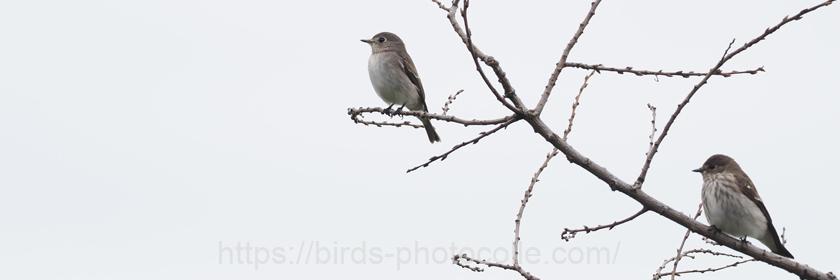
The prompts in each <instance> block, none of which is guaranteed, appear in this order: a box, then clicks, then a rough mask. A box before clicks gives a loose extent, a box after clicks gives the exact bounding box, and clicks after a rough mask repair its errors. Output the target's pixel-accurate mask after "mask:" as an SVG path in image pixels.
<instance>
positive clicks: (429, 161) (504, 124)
mask: <svg viewBox="0 0 840 280" xmlns="http://www.w3.org/2000/svg"><path fill="white" fill-rule="evenodd" d="M518 120H520V119H519V118H515V117H514V118H513V119H511V120H508V121H506V122H504V123H502V124H501V125H499V126H497V127H495V128H493V129H491V130H488V131H484V132H481V133H479V134H478V136H477V137H475V138H473V139H471V140H469V141H466V142H462V143H460V144H458V145H455V146H454V147H452V149H449V151H447V152H445V153H443V154H440V155H437V156H433V157H431V158H429V160H428V161H426V162H425V163H423V164H421V165H418V166H415V167H412V168H411V169H408V170H406V171H405V173H411V171H414V170H417V169H420V168H422V167H428V166H429V164H431V163H432V162H435V161H438V160H445V159H446V157H448V156H449V154H451V153H453V152H455V151H457V150H458V149H460V148H463V147H464V146H467V145H469V144H476V143H478V141H479V140H481V139H483V138H484V137H487V136H490V135H492V134H493V133H496V132H498V131H499V130H501V129H502V128H506V127H508V125H510V124H512V123H515V122H516V121H518Z"/></svg>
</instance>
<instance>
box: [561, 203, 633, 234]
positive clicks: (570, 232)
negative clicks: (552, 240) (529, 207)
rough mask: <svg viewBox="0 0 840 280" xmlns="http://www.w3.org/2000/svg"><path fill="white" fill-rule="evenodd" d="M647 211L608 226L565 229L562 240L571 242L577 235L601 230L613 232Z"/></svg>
mask: <svg viewBox="0 0 840 280" xmlns="http://www.w3.org/2000/svg"><path fill="white" fill-rule="evenodd" d="M647 211H648V209H647V208H642V209H641V210H639V211H638V212H636V213H635V214H633V215H630V217H627V218H624V219H621V220H618V221H615V222H612V223H609V224H606V225H598V226H594V227H589V226H586V225H584V226H583V228H579V229H569V228H565V229H563V233H561V234H560V238H562V239H563V240H566V241H569V240H572V238H575V235H577V234H578V233H581V232H583V233H590V232H593V231H599V230H602V229H607V230H612V229H613V228H614V227H616V226H618V225H621V224H623V223H626V222H629V221H632V220H633V219H635V218H637V217H639V216H641V215H642V214H644V213H645V212H647Z"/></svg>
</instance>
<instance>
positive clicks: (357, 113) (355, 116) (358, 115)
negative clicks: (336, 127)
mask: <svg viewBox="0 0 840 280" xmlns="http://www.w3.org/2000/svg"><path fill="white" fill-rule="evenodd" d="M365 113H380V114H382V115H385V116H415V117H425V118H429V119H433V120H440V121H445V122H452V123H457V124H462V125H464V126H471V125H497V124H502V123H505V122H507V121H510V120H512V119H514V118H516V117H515V116H513V115H510V116H506V117H502V118H497V119H489V120H477V119H472V120H468V119H462V118H459V117H455V116H447V115H438V114H432V113H428V112H422V111H409V110H403V111H401V112H394V111H393V110H386V109H385V108H379V107H368V108H350V109H347V114H348V115H350V119H351V120H353V122H356V123H361V124H365V123H364V122H368V121H364V120H362V119H363V118H364V116H363V114H365ZM418 126H419V125H418ZM419 127H422V126H419Z"/></svg>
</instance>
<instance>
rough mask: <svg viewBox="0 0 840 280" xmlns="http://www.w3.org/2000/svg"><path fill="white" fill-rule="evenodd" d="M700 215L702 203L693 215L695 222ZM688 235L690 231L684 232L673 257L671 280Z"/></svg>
mask: <svg viewBox="0 0 840 280" xmlns="http://www.w3.org/2000/svg"><path fill="white" fill-rule="evenodd" d="M700 213H703V202H700V205H697V213H695V214H694V219H695V220H697V217H700ZM689 235H691V230H686V231H685V235H684V236H683V239H682V241H681V242H680V247H679V248H677V255H676V256H675V257H674V269H673V270H671V280H674V275H675V273H676V272H677V266H678V265H679V264H680V260H681V259H682V250H683V247H685V241H686V240H688V236H689Z"/></svg>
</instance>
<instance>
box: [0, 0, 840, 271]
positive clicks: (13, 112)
mask: <svg viewBox="0 0 840 280" xmlns="http://www.w3.org/2000/svg"><path fill="white" fill-rule="evenodd" d="M589 3H590V2H589V1H551V2H549V1H516V2H513V1H474V3H472V4H473V9H472V10H471V11H472V12H471V14H472V21H471V23H472V26H473V28H474V33H475V41H476V44H478V45H479V46H480V47H482V49H483V50H484V51H485V52H487V53H488V54H490V55H493V56H495V57H496V58H498V59H499V60H500V61H501V62H502V65H503V67H504V69H505V70H506V71H507V73H508V75H509V77H510V79H511V80H512V82H513V83H514V85H515V86H516V89H517V92H518V93H519V94H520V96H522V98H523V99H524V100H525V101H526V103H528V104H531V105H533V104H534V103H535V101H536V99H537V98H538V96H539V94H540V93H541V92H542V90H543V88H544V86H545V81H546V80H547V78H548V75H549V73H550V71H551V70H552V69H553V67H554V63H555V62H556V61H557V59H558V58H559V56H560V53H561V51H562V49H563V47H564V46H565V44H566V42H567V40H568V38H569V37H570V36H571V35H572V33H573V32H574V30H575V28H576V27H577V25H578V23H579V22H580V20H581V19H582V17H583V15H584V13H585V12H586V11H587V9H588V7H589ZM815 3H816V2H815V1H736V2H732V1H702V2H690V1H605V2H604V3H603V4H602V5H601V8H600V9H599V10H598V13H597V15H596V17H595V18H594V20H593V22H592V24H591V25H590V26H589V28H588V29H587V31H586V33H585V34H584V36H583V38H582V40H581V42H580V43H579V44H578V46H577V48H575V50H574V51H573V52H572V55H571V57H570V61H575V62H584V63H603V64H606V65H611V66H622V67H623V66H629V65H633V66H636V67H637V68H645V69H651V70H658V69H661V68H664V69H670V70H695V71H703V70H705V69H708V68H709V67H711V66H712V65H713V64H714V63H715V62H716V61H717V59H718V58H719V57H720V55H721V54H722V52H723V50H724V49H725V47H726V44H727V43H728V42H729V41H730V40H731V39H732V38H737V39H738V42H737V43H736V44H737V45H740V44H741V43H743V42H744V41H746V40H749V39H751V38H753V37H754V36H756V35H758V34H759V33H760V32H761V31H763V30H764V29H765V28H766V27H768V26H770V25H773V24H776V23H777V22H778V21H779V20H780V19H781V18H782V17H783V16H784V15H788V14H792V13H795V12H796V11H799V10H800V9H802V8H804V7H806V6H810V5H813V4H815ZM0 6H2V8H0V38H2V43H0V133H2V134H0V225H2V226H0V227H1V228H2V230H0V240H1V241H0V247H2V252H0V278H3V279H292V278H305V279H330V278H351V279H356V278H362V277H364V278H373V279H511V278H512V277H513V278H518V276H516V275H514V274H513V273H512V272H508V271H498V270H490V271H487V272H484V273H474V272H470V271H466V270H463V269H461V268H458V267H456V266H454V265H452V264H450V262H449V261H448V257H449V255H448V254H447V255H446V256H445V257H446V258H447V259H445V260H439V261H433V260H429V261H426V260H425V259H423V256H422V255H418V256H417V257H419V259H420V260H419V261H418V263H417V264H414V263H413V261H412V263H411V264H402V265H400V266H399V269H397V261H396V260H395V259H387V258H386V259H384V260H380V262H379V263H371V261H367V262H365V263H358V262H355V263H354V262H353V261H351V260H349V259H348V258H349V257H347V256H345V259H344V261H343V262H344V264H340V263H339V264H336V263H338V261H337V257H339V256H336V255H331V256H329V257H330V261H329V264H323V263H322V264H317V263H316V262H315V260H314V259H312V260H309V261H308V262H306V261H304V260H300V261H298V260H297V259H296V258H297V254H298V251H299V249H302V248H299V247H301V245H302V246H303V247H308V246H313V245H312V244H317V245H318V246H323V247H326V248H332V247H352V248H355V247H362V245H363V244H364V247H365V250H372V248H373V247H375V248H379V249H380V250H382V252H393V251H394V250H397V248H411V249H412V250H413V249H414V247H415V244H419V245H418V246H419V247H423V248H427V249H428V250H432V249H434V248H436V247H448V246H450V245H451V244H453V243H454V244H455V245H456V246H459V247H467V248H471V249H473V250H477V249H479V248H481V247H486V248H498V247H501V248H507V247H509V246H510V242H511V241H512V238H513V216H514V214H515V212H516V209H517V205H518V203H519V199H520V198H521V196H522V193H523V191H524V189H525V187H526V185H527V183H528V180H529V178H530V176H531V174H532V173H533V171H534V170H535V168H536V167H537V166H538V165H539V164H540V162H541V161H542V160H543V158H544V156H545V154H546V153H547V152H548V151H549V150H550V147H549V146H548V145H547V144H546V143H545V142H544V141H543V140H541V138H539V137H538V136H537V135H535V134H533V131H532V130H531V129H529V128H528V127H527V125H525V124H524V123H519V124H516V125H514V126H512V127H511V128H509V129H507V130H506V131H503V132H502V133H499V134H497V135H495V136H493V137H491V138H488V139H486V140H484V141H482V142H481V143H480V145H473V146H470V147H468V148H465V149H463V150H461V151H459V152H457V153H455V154H453V155H452V156H450V157H449V159H447V160H446V161H444V162H442V163H435V164H434V165H432V166H431V167H429V168H426V169H423V170H420V171H419V172H416V173H411V174H405V172H404V171H405V169H407V168H409V167H412V166H414V165H416V164H419V163H422V162H423V161H424V160H425V159H427V158H428V157H430V156H432V155H435V154H439V153H442V152H444V151H446V150H447V149H449V148H450V147H451V146H453V145H455V144H457V143H459V142H461V141H463V140H465V139H468V138H470V137H473V135H475V134H476V133H477V132H478V131H480V130H481V129H482V128H464V127H462V126H458V125H453V124H446V123H440V122H438V123H436V124H435V125H436V126H437V129H438V131H439V133H440V135H441V136H442V138H443V142H442V143H438V144H434V145H430V144H429V143H428V142H427V141H426V138H425V135H424V133H423V132H422V130H415V129H406V128H402V129H394V128H381V129H377V128H373V127H363V126H359V125H355V124H353V123H352V122H351V121H350V120H349V119H348V116H347V114H346V110H347V108H348V107H357V106H382V105H383V103H382V102H381V101H380V100H379V99H378V97H376V95H375V94H374V92H373V90H372V88H371V86H370V84H369V80H368V74H367V70H366V67H367V57H368V55H369V52H370V50H369V48H368V46H366V45H365V44H363V43H360V42H359V39H362V38H367V37H369V36H371V35H372V34H374V33H377V32H379V31H386V30H387V31H392V32H395V33H397V34H399V35H400V36H402V38H403V39H404V40H405V41H406V42H407V43H408V46H409V47H408V50H409V52H410V53H411V55H412V57H413V58H414V61H415V63H416V64H417V67H418V70H419V71H420V74H421V75H422V78H423V82H424V86H425V88H426V92H427V98H428V100H427V101H428V103H429V106H430V107H431V108H432V110H433V111H436V112H439V111H440V107H441V106H442V104H443V103H444V101H445V99H446V97H447V96H448V95H449V94H451V93H453V92H455V91H456V90H458V89H464V90H465V92H464V93H463V94H462V95H461V97H460V98H459V99H458V101H457V102H456V103H455V104H454V105H453V107H452V108H453V109H452V111H451V113H452V114H456V115H460V116H464V117H470V118H472V117H477V118H481V117H484V118H491V117H498V116H501V114H503V113H504V111H503V110H501V109H500V106H499V105H498V104H497V103H496V102H495V100H494V99H493V98H491V96H490V93H489V92H488V91H487V90H486V88H485V87H484V85H483V83H482V82H481V80H480V79H479V77H478V76H477V75H476V73H475V71H474V68H473V66H472V62H471V60H470V59H469V57H468V55H467V52H466V49H465V48H464V46H463V45H462V44H461V43H460V40H458V39H457V37H456V36H455V35H454V33H453V32H452V30H451V28H450V26H449V23H448V22H447V21H446V19H445V17H444V14H443V12H442V11H441V10H439V9H438V8H437V7H436V6H435V5H434V4H432V3H431V2H430V1H425V0H415V1H386V0H381V1H257V0H254V1H133V2H129V1H120V2H118V1H6V2H5V3H3V4H2V5H0ZM838 9H840V7H836V5H834V6H829V7H827V8H826V9H823V10H820V11H817V12H815V13H813V14H811V15H808V16H806V17H805V19H804V20H803V21H800V22H795V23H792V24H790V25H788V26H786V27H785V28H783V30H781V31H780V32H778V33H776V34H774V35H772V36H771V37H770V39H769V40H767V41H764V42H762V43H760V44H759V45H758V46H756V47H754V48H753V49H751V50H749V51H748V52H747V53H745V54H743V55H740V56H738V58H737V59H735V60H734V61H732V63H731V64H729V65H728V66H726V67H725V68H726V69H751V68H755V67H758V66H765V67H766V69H767V72H766V73H762V74H760V75H756V76H738V77H733V78H727V79H724V78H719V77H716V78H713V79H712V81H711V83H710V84H709V85H707V86H706V87H704V88H703V89H702V90H701V92H700V93H699V94H698V95H697V96H696V98H695V99H694V100H693V101H692V102H691V104H690V105H689V107H688V108H687V109H686V110H685V111H684V113H683V114H682V116H681V117H680V118H679V120H678V123H677V125H676V126H675V127H674V129H673V130H672V131H671V134H670V135H669V137H668V139H667V140H666V142H665V143H664V144H663V145H662V147H661V150H660V151H661V152H660V153H659V155H658V157H657V158H656V161H655V162H654V164H653V166H652V169H651V172H650V175H649V176H648V182H647V184H646V185H645V190H646V191H648V192H650V193H651V194H652V195H653V196H655V197H657V198H659V199H660V200H662V201H664V202H666V203H668V204H670V205H671V206H673V207H675V208H676V209H680V210H682V211H684V212H685V213H693V212H694V211H695V209H696V206H697V203H698V201H699V196H700V182H701V179H700V176H698V175H697V174H695V173H692V172H689V170H691V169H693V168H696V167H697V166H699V165H700V164H701V163H702V161H703V160H704V159H705V158H706V157H708V156H709V155H711V154H713V153H727V154H729V155H732V156H733V157H735V158H736V159H738V161H739V162H740V163H741V165H742V166H743V167H744V168H745V169H746V171H747V172H748V173H749V174H750V175H751V177H752V178H753V181H755V183H756V184H757V185H758V188H759V190H760V192H761V194H762V196H763V198H764V200H765V201H766V203H767V205H768V207H769V208H770V212H771V214H772V216H773V218H774V220H775V223H776V225H777V227H779V228H781V227H786V228H787V229H788V230H787V239H788V240H789V243H788V248H789V249H790V250H791V251H792V252H793V254H794V255H795V256H796V257H797V260H801V261H803V262H805V263H808V264H810V265H812V266H814V267H815V268H817V269H822V270H826V271H835V273H836V272H838V271H839V270H840V267H838V263H837V261H836V260H837V258H836V251H837V250H840V245H838V243H837V242H836V234H837V232H838V226H837V224H836V221H837V219H836V216H835V213H837V211H838V210H840V206H838V204H837V203H836V202H835V199H836V198H837V197H838V195H840V191H838V189H837V187H838V184H837V181H836V178H837V176H836V173H837V168H838V164H837V158H840V149H837V144H836V143H837V142H838V141H840V134H838V133H837V128H838V121H839V120H840V112H838V110H836V109H835V108H836V107H837V105H838V104H839V103H840V98H838V95H837V93H838V89H840V87H839V86H838V85H837V83H836V82H837V77H838V70H837V65H839V64H840V55H838V52H837V51H838V50H839V49H840V37H838V36H837V33H836V32H837V30H836V29H837V27H838V26H840V10H838ZM585 74H586V72H585V71H581V70H576V69H567V70H565V71H564V72H563V75H562V77H561V78H560V80H559V82H558V86H557V88H556V89H555V93H554V95H553V98H552V100H551V103H550V104H549V106H548V108H547V111H546V112H545V114H544V117H545V118H547V119H548V121H549V122H550V124H551V125H553V126H554V128H555V130H556V131H562V129H563V127H564V126H565V120H566V118H567V115H568V107H569V104H570V100H571V97H572V96H573V95H574V93H576V90H577V88H578V86H579V85H580V82H581V80H582V77H583V75H585ZM696 81H697V79H683V78H660V79H659V81H656V80H655V79H654V78H653V77H635V76H629V75H624V76H619V75H616V74H612V73H604V74H602V75H597V76H595V77H593V79H592V81H591V86H590V87H589V89H588V91H587V92H586V94H585V95H584V97H583V105H582V106H581V107H580V109H579V111H578V120H577V122H576V126H575V129H574V131H573V132H572V135H571V138H570V141H571V143H572V144H573V145H574V146H575V147H576V148H578V149H579V150H580V151H581V152H583V153H584V154H586V155H588V156H590V157H591V158H593V159H594V160H596V161H598V162H599V163H601V164H602V165H604V166H606V167H607V168H609V169H610V170H611V171H612V172H615V174H617V175H619V176H620V177H621V178H623V179H625V180H627V181H632V180H633V179H634V178H635V176H636V175H637V174H638V171H639V168H640V167H641V164H642V160H643V156H644V152H645V150H646V148H647V143H648V139H647V136H648V133H649V125H650V123H649V117H650V115H649V112H648V110H647V108H646V107H645V104H646V103H649V102H650V103H652V104H654V105H655V106H658V107H659V119H658V120H659V124H660V128H661V126H662V125H663V124H664V122H665V120H666V118H667V116H669V115H670V112H671V111H672V110H673V109H674V107H675V105H676V103H677V102H678V101H679V100H681V99H682V98H683V97H684V95H685V94H686V93H687V92H688V91H689V90H690V88H691V86H692V85H693V84H694V83H695V82H696ZM542 179H543V180H542V182H541V183H540V184H539V185H537V187H536V191H535V196H534V197H533V199H532V202H531V204H530V205H529V207H528V209H527V211H526V214H525V221H524V223H523V232H522V238H523V242H524V243H525V245H526V246H531V247H534V248H536V249H538V250H540V251H541V252H542V253H543V254H549V253H550V252H552V251H553V250H554V249H555V248H564V250H573V249H575V248H577V250H585V249H586V248H590V247H597V248H600V247H604V248H609V250H611V253H615V254H616V255H615V258H614V262H610V263H608V264H605V263H600V264H597V263H596V264H593V263H589V264H586V263H585V262H584V263H562V264H557V263H546V262H544V261H547V260H548V258H543V259H542V260H541V261H539V262H537V263H526V264H525V265H526V268H527V269H529V270H530V271H532V272H533V273H535V274H536V275H538V276H540V277H541V278H543V279H558V278H562V277H566V276H583V277H595V278H606V277H625V278H630V279H647V278H649V277H650V275H651V274H652V273H653V272H654V270H655V269H656V268H657V267H658V266H659V265H660V263H661V261H662V260H663V259H665V258H669V257H671V256H672V255H673V254H674V253H675V250H676V247H677V245H678V243H679V241H680V239H681V238H682V235H683V233H684V229H683V228H681V227H680V226H678V225H676V224H674V223H672V222H670V221H667V220H665V219H664V218H661V217H659V216H656V215H654V214H647V215H645V216H643V217H641V218H639V219H638V220H636V221H634V222H633V223H630V224H626V225H624V226H621V227H619V228H616V229H615V230H613V231H611V232H598V233H594V234H590V235H579V236H578V237H577V238H576V239H574V240H573V241H572V242H570V243H566V242H563V241H562V240H561V239H560V233H561V232H562V230H563V228H564V227H578V226H581V225H583V224H589V225H594V224H601V223H606V222H611V221H613V220H615V219H618V218H623V217H625V216H627V215H629V214H632V213H633V212H635V211H636V210H637V209H638V208H639V207H638V205H637V204H636V203H635V202H633V201H632V200H630V199H629V198H626V197H625V196H623V195H621V194H619V193H613V192H610V191H609V189H608V188H607V186H606V185H605V184H603V183H602V182H600V181H598V180H597V179H595V178H594V177H593V176H591V175H590V174H588V173H586V172H584V171H583V170H581V169H580V168H578V167H576V166H571V165H569V164H568V163H567V162H566V161H565V160H564V159H563V158H562V157H558V158H557V160H556V161H554V162H553V164H552V165H551V166H550V168H549V169H548V170H547V171H546V173H545V174H544V176H543V178H542ZM700 219H701V220H702V221H704V222H705V220H704V218H702V217H701V218H700ZM246 242H248V243H250V244H251V245H256V246H261V247H263V248H268V249H276V248H283V250H285V253H284V254H283V257H284V258H285V260H284V261H285V262H284V263H269V264H265V265H262V266H259V267H255V266H254V265H253V264H247V263H241V264H237V263H236V262H234V261H233V260H231V259H230V258H227V259H225V255H224V254H230V253H225V251H224V248H220V246H235V245H236V244H237V243H241V244H244V243H246ZM754 243H756V242H755V241H754ZM698 246H707V245H705V244H704V243H702V242H701V241H699V240H698V239H697V238H696V237H693V238H692V239H691V240H690V241H689V244H688V245H687V247H689V248H695V247H698ZM717 249H720V250H723V251H726V252H731V251H729V250H728V249H726V248H717ZM330 250H331V249H330ZM220 253H222V256H221V257H222V259H220ZM275 257H277V256H276V255H275ZM275 260H277V259H275ZM293 261H294V262H295V263H294V264H292V263H291V262H293ZM232 262H233V263H232ZM302 263H304V264H302ZM723 263H724V262H723V261H719V260H716V259H714V258H711V257H703V258H701V259H698V260H696V261H684V263H683V265H682V266H681V267H682V268H703V267H705V266H708V265H714V264H723ZM753 276H764V277H774V278H793V276H792V275H788V274H786V273H785V272H783V271H781V270H779V269H776V268H773V267H770V266H768V265H765V264H762V263H750V264H746V265H743V266H740V267H739V268H737V269H734V270H729V271H726V272H720V273H717V274H714V275H708V274H706V275H702V276H701V277H716V278H721V279H740V278H743V277H753ZM692 278H697V277H696V276H692Z"/></svg>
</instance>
